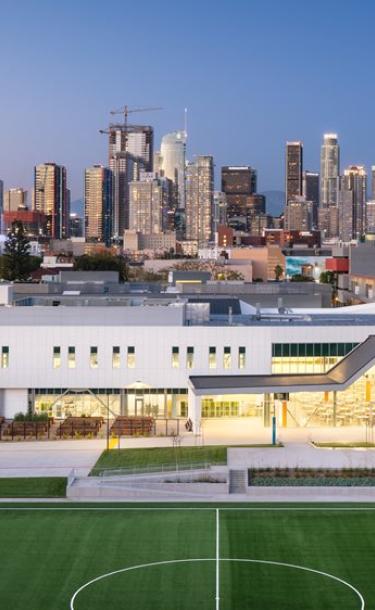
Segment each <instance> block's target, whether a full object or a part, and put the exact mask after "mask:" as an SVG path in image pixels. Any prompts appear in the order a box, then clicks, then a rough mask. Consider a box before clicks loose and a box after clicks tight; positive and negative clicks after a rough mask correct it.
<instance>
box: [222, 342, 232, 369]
mask: <svg viewBox="0 0 375 610" xmlns="http://www.w3.org/2000/svg"><path fill="white" fill-rule="evenodd" d="M223 364H224V368H225V369H230V368H231V366H232V355H231V351H230V347H229V346H228V345H227V346H225V347H224V361H223Z"/></svg>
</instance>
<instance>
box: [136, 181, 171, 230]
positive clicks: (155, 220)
mask: <svg viewBox="0 0 375 610" xmlns="http://www.w3.org/2000/svg"><path fill="white" fill-rule="evenodd" d="M171 194H172V181H171V180H169V179H168V178H164V177H161V178H160V177H155V175H154V174H153V173H142V174H141V179H140V180H138V181H134V182H130V184H129V229H130V230H131V231H139V232H140V233H144V234H147V235H150V234H152V233H162V232H163V231H166V230H167V229H169V226H168V224H169V223H168V212H169V210H170V202H171Z"/></svg>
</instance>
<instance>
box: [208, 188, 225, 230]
mask: <svg viewBox="0 0 375 610" xmlns="http://www.w3.org/2000/svg"><path fill="white" fill-rule="evenodd" d="M226 224H227V198H226V195H225V193H223V192H222V191H214V196H213V210H212V231H213V232H214V233H216V232H217V229H218V226H219V225H226Z"/></svg>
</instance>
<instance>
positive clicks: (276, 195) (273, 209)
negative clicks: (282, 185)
mask: <svg viewBox="0 0 375 610" xmlns="http://www.w3.org/2000/svg"><path fill="white" fill-rule="evenodd" d="M261 194H262V195H264V196H265V198H266V211H267V214H271V216H280V214H281V212H282V211H283V209H284V203H285V193H284V191H263V193H261Z"/></svg>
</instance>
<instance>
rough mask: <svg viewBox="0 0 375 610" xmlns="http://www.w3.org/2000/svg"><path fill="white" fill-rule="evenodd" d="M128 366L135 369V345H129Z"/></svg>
mask: <svg viewBox="0 0 375 610" xmlns="http://www.w3.org/2000/svg"><path fill="white" fill-rule="evenodd" d="M127 367H128V369H135V347H132V346H129V347H128V354H127Z"/></svg>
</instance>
